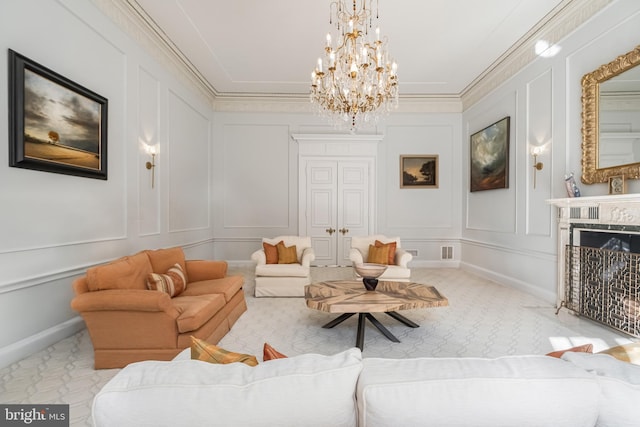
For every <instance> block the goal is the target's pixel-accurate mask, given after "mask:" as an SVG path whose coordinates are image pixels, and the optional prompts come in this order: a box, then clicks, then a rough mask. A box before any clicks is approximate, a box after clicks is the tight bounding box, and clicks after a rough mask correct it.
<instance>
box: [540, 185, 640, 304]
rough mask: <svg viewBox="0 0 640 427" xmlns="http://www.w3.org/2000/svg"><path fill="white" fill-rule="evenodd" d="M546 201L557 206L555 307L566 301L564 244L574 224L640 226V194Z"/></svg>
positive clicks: (622, 227)
mask: <svg viewBox="0 0 640 427" xmlns="http://www.w3.org/2000/svg"><path fill="white" fill-rule="evenodd" d="M547 203H549V204H552V205H554V206H556V207H557V208H558V276H557V277H558V280H557V293H556V295H557V297H556V306H557V307H558V308H560V307H562V303H563V301H565V287H564V283H565V277H566V271H565V269H566V259H565V256H564V254H565V247H566V246H567V245H569V244H570V242H571V228H572V226H579V225H580V224H593V225H595V226H600V228H601V229H602V228H604V229H606V226H612V228H614V227H615V228H616V229H618V230H620V229H624V227H625V226H640V194H620V195H611V196H589V197H572V198H563V199H550V200H547Z"/></svg>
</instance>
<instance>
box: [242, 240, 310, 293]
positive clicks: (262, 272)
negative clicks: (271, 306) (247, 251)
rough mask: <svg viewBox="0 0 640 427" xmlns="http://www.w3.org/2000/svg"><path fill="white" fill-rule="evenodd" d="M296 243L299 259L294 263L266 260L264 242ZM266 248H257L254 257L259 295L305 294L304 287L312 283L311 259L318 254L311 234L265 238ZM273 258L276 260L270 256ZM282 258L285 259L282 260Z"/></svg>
mask: <svg viewBox="0 0 640 427" xmlns="http://www.w3.org/2000/svg"><path fill="white" fill-rule="evenodd" d="M280 242H283V244H284V246H285V247H287V248H291V247H292V246H294V245H295V247H296V260H295V261H296V262H294V263H291V264H283V263H277V262H278V261H276V263H269V264H268V263H267V254H266V253H265V249H264V247H265V243H266V244H267V245H272V246H277V244H278V243H280ZM262 243H263V248H262V249H259V250H257V251H255V252H254V253H253V254H252V255H251V259H252V260H253V261H254V262H255V263H256V290H255V296H256V297H302V296H304V287H305V285H308V284H309V283H311V268H310V266H311V261H313V260H314V259H315V258H316V256H315V253H314V252H313V248H312V247H311V238H310V237H299V236H278V237H274V238H273V239H266V238H265V239H262ZM270 261H271V262H273V260H270ZM279 261H282V260H279Z"/></svg>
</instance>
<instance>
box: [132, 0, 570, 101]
mask: <svg viewBox="0 0 640 427" xmlns="http://www.w3.org/2000/svg"><path fill="white" fill-rule="evenodd" d="M358 1H360V0H358ZM571 1H573V0H482V1H478V0H373V5H374V8H375V7H376V3H378V4H379V6H378V10H379V25H380V29H381V32H382V34H383V35H386V36H387V37H388V39H389V53H390V55H391V56H392V57H393V59H395V60H396V62H397V63H398V76H399V81H400V86H399V88H400V94H401V97H404V96H407V97H429V96H435V97H438V96H440V97H443V96H444V97H446V96H461V95H462V94H463V93H464V92H465V91H466V90H468V88H469V87H470V86H471V85H472V84H473V83H474V81H475V80H477V79H478V77H479V76H481V75H482V74H483V73H486V72H487V71H488V70H489V69H491V67H493V66H494V65H495V64H496V63H497V62H499V61H500V60H501V58H503V57H504V55H505V54H506V53H508V52H509V51H510V50H513V49H514V48H516V47H517V46H518V45H520V44H522V43H524V42H525V41H528V42H531V40H528V39H530V38H531V37H532V35H533V34H534V33H535V30H536V29H537V28H539V27H540V25H542V23H544V22H546V21H548V20H549V19H551V18H552V17H553V16H554V15H556V14H558V13H559V12H560V11H561V10H562V9H563V8H564V7H565V6H566V5H567V4H568V3H571ZM127 2H128V3H129V5H130V6H131V7H134V8H135V9H136V10H137V14H138V15H140V16H141V17H142V18H143V19H144V20H145V21H146V22H147V24H149V25H151V26H152V27H153V28H154V30H155V32H156V33H157V34H159V35H160V36H161V37H162V38H163V39H164V40H165V42H166V43H168V44H169V45H171V46H172V49H173V50H174V51H177V52H178V54H179V55H180V56H181V57H182V60H183V61H185V62H186V63H188V64H189V67H191V68H192V69H193V70H195V72H196V73H197V74H199V78H200V79H203V80H205V81H206V84H207V86H208V87H209V89H210V90H211V91H212V92H213V94H214V96H216V97H218V96H244V95H246V96H273V95H292V96H297V95H300V96H302V95H304V96H306V95H308V93H309V86H310V75H311V71H312V70H313V68H314V66H315V64H316V62H317V58H318V57H320V56H321V55H322V54H323V53H324V50H323V48H324V43H325V37H326V34H327V33H328V32H331V33H332V35H333V37H334V40H335V37H336V35H335V34H336V30H335V27H334V26H331V25H330V24H329V4H330V0H233V1H231V0H127ZM374 25H375V24H374Z"/></svg>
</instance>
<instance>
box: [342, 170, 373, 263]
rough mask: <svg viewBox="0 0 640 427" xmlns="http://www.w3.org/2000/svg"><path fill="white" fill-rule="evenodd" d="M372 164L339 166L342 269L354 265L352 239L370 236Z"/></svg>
mask: <svg viewBox="0 0 640 427" xmlns="http://www.w3.org/2000/svg"><path fill="white" fill-rule="evenodd" d="M368 194H369V164H368V162H347V161H343V162H339V163H338V191H337V195H338V213H337V215H338V227H337V228H338V253H337V262H338V264H340V265H350V264H351V261H349V248H350V247H351V236H362V235H366V234H368V233H369V197H368Z"/></svg>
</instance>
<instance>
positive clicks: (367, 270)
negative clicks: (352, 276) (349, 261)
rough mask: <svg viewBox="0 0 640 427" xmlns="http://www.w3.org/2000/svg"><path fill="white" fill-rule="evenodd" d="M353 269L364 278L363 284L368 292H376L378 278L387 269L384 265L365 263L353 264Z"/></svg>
mask: <svg viewBox="0 0 640 427" xmlns="http://www.w3.org/2000/svg"><path fill="white" fill-rule="evenodd" d="M353 269H354V270H355V271H356V273H358V275H360V276H361V277H362V283H364V287H365V288H366V289H367V290H368V291H375V290H376V286H378V277H380V276H381V275H382V273H384V272H385V271H386V269H387V266H386V265H384V264H374V263H371V262H365V263H362V264H353Z"/></svg>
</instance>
